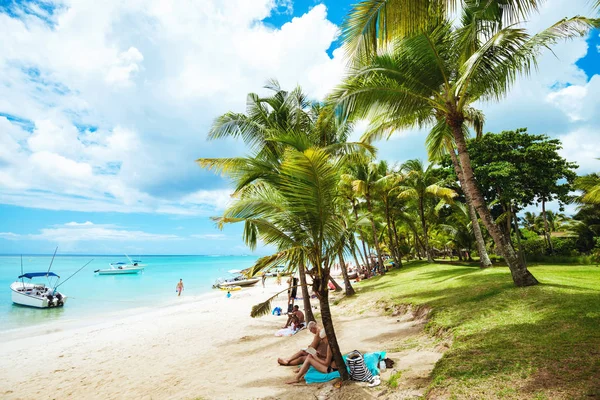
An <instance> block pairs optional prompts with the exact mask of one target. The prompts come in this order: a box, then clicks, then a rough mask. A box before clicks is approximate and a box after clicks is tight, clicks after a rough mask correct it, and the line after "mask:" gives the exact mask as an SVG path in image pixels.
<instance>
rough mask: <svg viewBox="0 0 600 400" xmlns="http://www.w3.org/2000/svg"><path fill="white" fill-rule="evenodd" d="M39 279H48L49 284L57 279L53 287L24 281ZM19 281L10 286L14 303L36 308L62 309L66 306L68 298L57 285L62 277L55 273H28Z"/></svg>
mask: <svg viewBox="0 0 600 400" xmlns="http://www.w3.org/2000/svg"><path fill="white" fill-rule="evenodd" d="M37 277H46V278H47V279H48V282H50V278H53V277H55V278H56V281H55V284H54V286H53V287H48V286H46V285H45V284H43V283H30V282H27V283H26V282H25V281H24V279H29V280H31V279H32V278H37ZM18 279H21V281H20V282H19V281H16V282H14V283H12V284H11V285H10V290H11V292H12V301H13V303H15V304H19V305H22V306H29V307H36V308H52V307H62V306H64V305H65V303H66V301H67V296H65V295H64V294H62V293H60V292H58V291H57V290H56V286H57V285H56V284H57V283H58V280H59V279H60V276H58V275H56V274H55V273H54V272H28V273H26V274H22V275H21V276H19V278H18Z"/></svg>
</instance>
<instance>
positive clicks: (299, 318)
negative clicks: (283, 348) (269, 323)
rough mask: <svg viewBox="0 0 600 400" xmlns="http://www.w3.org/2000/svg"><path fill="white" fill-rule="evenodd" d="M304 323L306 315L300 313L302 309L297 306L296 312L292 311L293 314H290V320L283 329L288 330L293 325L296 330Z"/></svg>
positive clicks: (295, 307)
mask: <svg viewBox="0 0 600 400" xmlns="http://www.w3.org/2000/svg"><path fill="white" fill-rule="evenodd" d="M303 322H304V313H302V311H300V307H299V306H297V305H296V306H294V311H292V312H291V313H288V320H287V322H286V323H285V325H284V326H283V327H284V328H287V327H288V326H290V325H291V324H293V325H294V329H298V327H299V326H300V325H301V324H302V323H303Z"/></svg>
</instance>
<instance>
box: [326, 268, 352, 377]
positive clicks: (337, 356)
mask: <svg viewBox="0 0 600 400" xmlns="http://www.w3.org/2000/svg"><path fill="white" fill-rule="evenodd" d="M326 281H327V280H326V279H324V282H326ZM319 305H320V307H321V322H322V323H323V328H324V329H325V333H326V334H327V340H328V342H329V346H330V347H331V352H332V353H333V360H334V361H335V364H336V365H337V366H338V368H339V367H340V366H343V365H345V364H344V359H343V358H342V352H341V351H340V346H339V344H338V342H337V337H336V336H335V329H334V327H333V320H332V318H331V310H330V309H329V290H328V289H327V285H326V284H324V285H321V290H320V295H319ZM339 372H340V377H341V378H342V380H344V381H347V380H349V379H350V376H349V375H348V370H347V369H346V368H339Z"/></svg>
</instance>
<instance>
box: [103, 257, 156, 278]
mask: <svg viewBox="0 0 600 400" xmlns="http://www.w3.org/2000/svg"><path fill="white" fill-rule="evenodd" d="M109 265H110V268H106V269H97V270H95V271H94V272H95V273H97V274H98V275H125V274H137V273H138V272H142V271H143V270H144V267H145V265H144V264H142V263H141V261H138V260H131V263H130V264H127V263H124V262H116V263H110V264H109Z"/></svg>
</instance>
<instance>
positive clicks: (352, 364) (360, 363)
mask: <svg viewBox="0 0 600 400" xmlns="http://www.w3.org/2000/svg"><path fill="white" fill-rule="evenodd" d="M346 364H347V365H348V368H349V369H350V377H352V379H353V380H355V381H359V382H373V374H371V371H369V369H368V368H367V365H366V364H365V359H364V357H363V355H362V354H361V352H360V351H358V350H354V351H353V352H351V353H350V354H348V356H347V357H346Z"/></svg>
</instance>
